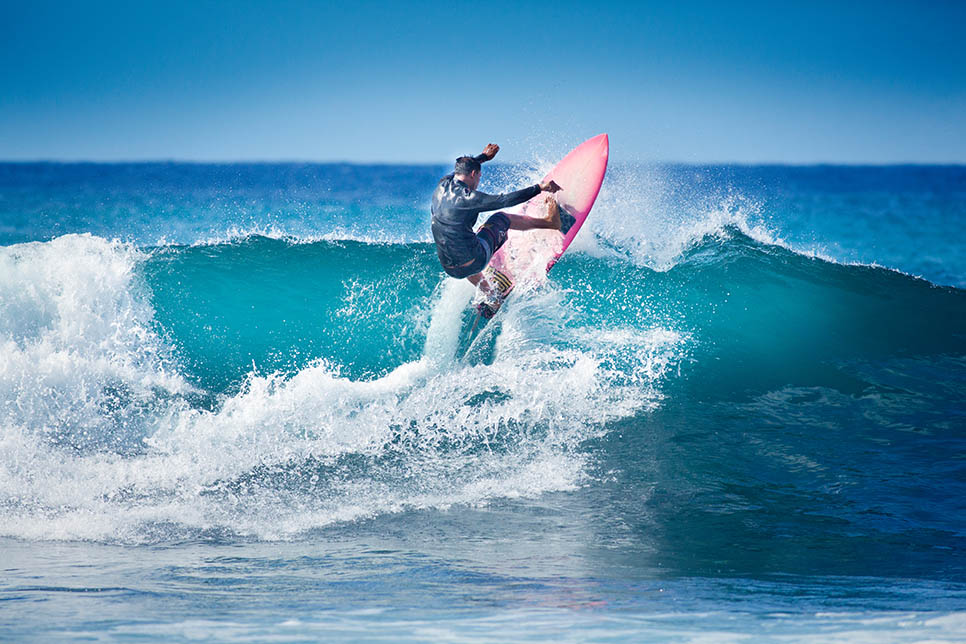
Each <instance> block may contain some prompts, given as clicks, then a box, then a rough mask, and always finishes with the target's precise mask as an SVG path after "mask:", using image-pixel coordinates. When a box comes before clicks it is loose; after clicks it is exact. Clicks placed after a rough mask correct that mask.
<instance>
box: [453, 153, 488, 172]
mask: <svg viewBox="0 0 966 644" xmlns="http://www.w3.org/2000/svg"><path fill="white" fill-rule="evenodd" d="M481 167H482V166H481V165H480V162H479V161H477V160H476V159H474V158H473V157H460V158H458V159H457V160H456V167H455V168H454V171H455V173H456V174H470V173H471V172H479V171H480V168H481Z"/></svg>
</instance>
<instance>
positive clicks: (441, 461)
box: [0, 235, 681, 541]
mask: <svg viewBox="0 0 966 644" xmlns="http://www.w3.org/2000/svg"><path fill="white" fill-rule="evenodd" d="M142 260H143V256H142V255H141V254H140V253H139V252H138V251H136V250H135V249H133V248H131V247H129V246H127V245H124V244H119V243H114V242H108V241H105V240H103V239H98V238H96V237H91V236H84V235H80V236H78V235H73V236H67V237H62V238H59V239H56V240H54V241H52V242H48V243H37V244H25V245H20V246H12V247H7V248H4V249H2V253H0V266H2V268H3V270H2V271H0V275H2V276H3V277H2V280H0V311H2V316H0V333H2V335H0V341H2V344H0V346H2V347H3V353H2V358H0V414H2V415H0V515H2V519H3V520H2V521H0V534H3V535H8V536H16V537H23V538H31V539H95V540H122V541H145V540H147V541H151V540H165V539H170V538H179V537H182V536H184V535H191V534H198V531H207V530H213V531H216V532H228V533H233V534H249V535H253V536H255V537H258V538H266V539H277V538H289V537H292V536H295V535H298V534H301V533H303V532H305V531H306V530H311V529H313V528H318V527H321V526H325V525H328V524H331V523H333V522H339V521H346V520H356V519H360V518H364V517H373V516H378V515H380V514H384V513H387V512H398V511H402V510H408V509H424V508H445V507H449V506H451V505H453V504H486V503H489V502H491V501H492V500H493V499H498V498H515V497H525V496H535V495H539V494H542V493H545V492H548V491H553V490H566V489H571V488H573V487H574V486H576V485H579V484H580V482H581V481H582V480H583V478H584V477H585V476H586V471H587V467H586V466H587V462H586V458H587V457H586V455H585V454H584V453H583V451H582V450H581V444H582V443H583V442H584V441H585V440H587V439H589V438H592V437H594V436H597V435H599V434H600V433H601V432H602V431H605V429H606V422H607V421H608V420H611V419H614V418H620V417H623V416H626V415H630V414H634V413H638V412H640V411H641V410H646V409H648V408H650V407H652V406H653V405H655V404H657V403H658V401H659V400H660V391H659V386H658V385H659V382H660V379H661V377H662V376H663V374H664V372H665V371H666V370H667V369H668V368H669V366H670V365H672V364H673V363H674V360H675V356H677V355H678V354H679V353H680V347H679V345H680V344H681V338H680V337H678V336H677V335H675V334H673V333H670V332H667V331H662V330H661V329H651V330H645V331H638V330H634V329H613V330H606V329H605V330H603V331H601V330H600V329H595V330H586V331H582V330H580V329H577V330H575V331H573V332H572V333H574V334H575V335H574V337H572V338H569V339H567V338H564V339H563V340H564V341H560V340H561V338H560V337H555V336H554V335H553V333H555V331H554V329H557V328H558V327H559V324H553V323H552V319H553V318H554V317H555V316H561V315H564V313H563V309H562V307H561V306H560V302H559V300H560V294H559V293H555V292H554V291H552V290H549V289H544V290H543V291H541V292H537V293H534V294H533V297H532V298H518V299H517V302H519V305H518V306H517V305H514V303H513V302H511V303H510V304H508V305H507V309H506V310H505V311H504V313H503V314H502V317H503V320H502V329H503V331H502V334H501V335H500V338H499V341H498V342H497V345H496V349H495V351H496V355H495V356H494V359H493V361H492V363H491V364H468V363H462V362H457V361H454V359H453V354H454V352H455V348H456V344H457V342H458V340H459V334H460V322H459V318H460V316H459V312H460V311H461V310H462V309H463V308H464V307H465V306H466V304H467V302H468V301H469V298H470V296H471V294H472V289H471V288H470V287H468V286H467V285H466V284H465V283H463V282H462V281H457V280H447V281H446V282H445V283H444V284H443V286H442V287H441V289H440V290H439V292H438V293H437V295H436V296H435V297H434V299H433V305H432V306H433V308H432V311H431V312H430V314H429V317H430V322H429V332H428V335H427V340H426V348H425V351H424V354H423V356H422V357H421V358H420V359H419V360H417V361H415V362H411V363H407V364H403V365H402V366H400V367H399V368H397V369H395V370H394V371H392V372H391V373H389V374H387V375H385V376H383V377H380V378H376V379H368V380H352V379H350V378H348V377H346V376H344V375H343V374H342V373H341V372H340V368H339V366H338V365H335V364H331V363H328V362H325V361H317V362H314V363H312V364H310V365H307V366H305V367H304V368H302V369H301V370H300V371H298V372H297V373H295V374H294V375H291V376H284V375H282V374H268V375H258V374H255V373H252V374H250V375H249V377H248V379H247V380H246V382H245V384H244V386H243V387H242V390H241V391H240V392H239V393H237V394H236V395H233V396H228V397H224V398H223V399H222V400H221V402H220V403H219V404H218V405H217V407H216V408H215V409H214V410H213V411H208V410H206V409H204V408H200V407H198V406H192V405H191V404H189V402H188V398H186V396H187V395H189V394H191V393H192V389H191V387H190V385H189V384H188V383H187V382H186V380H185V378H184V377H183V376H182V374H180V373H179V371H178V370H177V369H176V368H175V367H174V363H173V362H172V361H171V359H170V357H169V356H170V350H169V349H168V348H167V347H165V345H164V342H163V341H162V339H161V338H160V337H158V335H157V334H156V333H155V332H154V331H153V330H152V314H153V313H152V309H151V306H150V294H149V293H148V292H147V290H146V288H145V286H144V285H143V284H141V282H140V280H139V279H138V264H139V262H141V261H142ZM541 320H543V322H541ZM558 321H559V317H558ZM602 332H603V333H605V334H608V337H607V338H601V336H600V334H601V333H602ZM615 361H622V362H621V364H620V365H617V364H616V363H615Z"/></svg>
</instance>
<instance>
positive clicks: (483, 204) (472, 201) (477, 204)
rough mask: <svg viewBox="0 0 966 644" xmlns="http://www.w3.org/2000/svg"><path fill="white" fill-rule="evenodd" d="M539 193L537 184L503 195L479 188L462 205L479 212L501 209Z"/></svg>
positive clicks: (527, 199)
mask: <svg viewBox="0 0 966 644" xmlns="http://www.w3.org/2000/svg"><path fill="white" fill-rule="evenodd" d="M538 194H540V186H539V185H537V184H534V185H532V186H530V187H529V188H524V189H523V190H517V191H516V192H508V193H506V194H502V195H490V194H487V193H485V192H480V191H479V190H474V191H473V192H472V193H471V194H470V195H469V196H468V197H466V198H465V199H464V203H463V204H462V205H463V207H464V208H471V209H473V210H476V211H477V212H486V211H488V210H499V209H500V208H509V207H510V206H515V205H517V204H518V203H523V202H524V201H529V200H530V199H533V198H534V197H536V196H537V195H538Z"/></svg>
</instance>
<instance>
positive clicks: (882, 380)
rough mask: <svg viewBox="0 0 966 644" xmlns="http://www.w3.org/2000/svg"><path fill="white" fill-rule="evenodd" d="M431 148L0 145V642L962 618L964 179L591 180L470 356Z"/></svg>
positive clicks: (531, 635)
mask: <svg viewBox="0 0 966 644" xmlns="http://www.w3.org/2000/svg"><path fill="white" fill-rule="evenodd" d="M541 169H543V168H542V166H541V164H539V163H535V164H534V165H533V167H506V166H504V167H497V168H496V169H495V171H494V172H492V173H491V175H490V176H489V177H488V178H487V179H488V181H489V187H490V188H491V189H502V188H510V187H513V186H516V185H521V184H524V183H527V182H528V181H531V180H532V179H533V178H534V177H535V176H537V175H539V174H540V170H541ZM443 170H444V169H443V168H434V167H397V166H342V165H322V166H318V165H271V164H253V165H224V166H217V165H195V164H132V165H92V164H80V165H59V164H0V244H3V245H2V246H0V350H2V351H0V553H2V560H3V566H2V567H3V570H4V575H3V578H2V582H0V639H9V640H54V641H62V640H65V639H95V640H99V639H120V640H148V641H152V640H158V641H189V640H195V639H199V638H200V639H204V638H211V639H219V640H233V641H235V640H239V641H244V640H255V641H264V640H267V639H277V640H280V641H310V640H317V639H320V638H326V639H335V640H390V641H400V640H407V641H424V640H446V641H452V640H470V641H507V640H547V639H552V640H564V641H566V640H574V641H577V640H580V641H584V640H595V641H696V640H702V641H705V640H708V641H720V640H728V641H731V640H734V639H741V638H742V637H746V636H750V637H753V638H755V639H756V640H764V641H785V640H789V639H791V640H796V641H798V640H811V641H829V640H837V641H869V640H876V641H896V642H904V641H919V640H924V639H929V640H935V641H960V640H962V639H963V638H964V637H966V549H964V546H966V541H964V535H966V524H964V519H963V517H964V516H966V514H964V502H963V499H964V498H966V462H964V459H963V455H964V454H966V450H964V448H966V431H964V430H966V404H964V401H966V326H964V322H963V321H964V320H966V291H964V290H963V287H964V285H966V251H964V246H963V245H962V243H961V241H960V240H959V235H958V233H959V230H960V229H961V228H962V224H963V222H964V220H966V170H964V169H963V168H962V167H921V166H911V167H878V168H877V167H868V168H863V167H831V166H829V167H802V168H796V167H701V166H670V167H652V166H646V167H639V166H633V165H619V164H618V165H616V166H615V167H613V168H612V169H611V173H610V175H609V176H608V179H607V181H606V182H605V185H604V190H603V191H602V193H601V197H600V200H599V202H598V205H597V207H596V208H595V210H594V212H593V213H592V215H591V218H590V219H589V220H588V224H587V227H586V228H585V229H584V230H583V231H582V232H581V235H580V236H579V237H578V239H577V242H576V245H575V246H574V247H573V249H572V250H571V251H569V252H568V253H567V255H565V256H564V258H563V259H562V260H561V262H560V263H559V264H558V265H557V266H556V267H555V268H554V270H553V272H552V273H551V276H550V280H549V282H548V283H547V284H544V285H540V286H538V287H534V288H533V289H530V290H528V291H521V292H520V293H518V294H516V295H515V296H514V297H513V298H512V299H511V300H510V301H509V302H508V303H507V305H506V308H505V309H504V311H503V312H502V313H501V315H500V317H499V318H497V320H495V321H494V323H493V324H492V328H491V327H488V329H487V331H488V332H489V339H488V341H487V343H486V344H485V347H484V349H485V350H483V351H482V352H481V353H480V354H479V355H478V356H476V358H475V359H473V360H470V361H461V360H457V359H455V357H454V354H455V352H456V347H457V346H458V343H459V340H460V334H461V333H462V332H463V331H464V330H463V329H461V328H460V324H459V321H460V320H459V319H460V313H461V311H462V310H464V308H465V306H466V305H467V303H468V301H469V299H470V297H471V295H472V292H471V290H470V289H469V288H468V287H467V286H466V285H464V284H461V283H458V282H456V281H453V280H448V279H445V278H444V276H443V274H442V272H441V270H440V269H439V266H438V261H437V259H436V257H435V253H434V250H433V247H432V245H431V244H430V243H429V241H428V239H429V234H428V225H427V223H428V222H427V220H428V214H427V202H428V196H429V193H430V192H431V190H432V188H433V186H434V181H435V179H436V178H437V177H438V176H439V175H441V174H442V173H443Z"/></svg>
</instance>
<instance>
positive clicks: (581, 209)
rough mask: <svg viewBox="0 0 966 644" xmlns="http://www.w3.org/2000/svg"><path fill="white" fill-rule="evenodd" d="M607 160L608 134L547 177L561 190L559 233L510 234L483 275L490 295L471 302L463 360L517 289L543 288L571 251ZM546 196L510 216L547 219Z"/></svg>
mask: <svg viewBox="0 0 966 644" xmlns="http://www.w3.org/2000/svg"><path fill="white" fill-rule="evenodd" d="M609 154H610V141H609V139H608V137H607V135H606V134H599V135H597V136H595V137H593V138H591V139H588V140H586V141H584V142H583V143H581V144H580V145H578V146H577V147H575V148H574V149H573V150H571V151H570V152H569V153H568V154H567V156H565V157H564V158H563V160H561V161H560V163H558V164H557V165H556V166H554V167H553V169H552V170H550V172H548V173H547V174H546V175H545V176H544V178H543V181H547V180H550V179H552V180H553V181H556V182H557V184H558V185H560V186H561V188H562V190H560V191H559V192H557V193H556V194H555V195H554V196H555V197H556V200H557V204H558V206H559V208H560V219H561V229H560V230H540V229H535V230H510V231H509V232H508V234H507V240H506V243H505V244H503V246H502V247H500V249H499V250H497V252H496V253H494V255H493V258H492V259H491V260H490V263H489V265H488V266H487V267H486V268H485V269H484V270H483V276H484V278H485V279H486V280H487V281H488V283H489V285H490V293H489V294H486V293H485V292H484V291H483V290H482V289H477V293H476V297H474V300H473V310H474V311H475V313H476V316H475V318H474V319H473V320H472V326H471V328H470V332H469V335H468V337H467V342H466V343H465V344H463V343H461V344H463V346H465V347H466V350H465V352H463V354H462V355H464V357H465V356H468V355H469V354H470V353H471V352H472V349H473V345H474V343H475V341H476V339H477V338H478V337H480V335H481V334H482V331H483V328H484V327H485V326H486V325H487V323H488V322H489V321H490V320H491V319H492V318H493V317H494V316H495V315H496V314H497V313H498V311H499V310H500V308H501V307H502V305H503V302H505V301H506V299H507V297H509V295H510V293H511V292H512V291H513V290H514V289H515V288H517V287H518V286H521V285H535V284H540V283H541V282H543V281H544V280H545V279H546V276H547V273H548V272H549V271H550V269H551V268H553V265H554V264H555V263H556V262H557V260H558V259H560V256H561V255H563V254H564V253H565V252H566V251H567V248H569V247H570V244H571V243H572V242H573V240H574V237H576V236H577V233H578V232H579V231H580V228H581V226H583V224H584V221H586V219H587V215H589V214H590V210H591V208H593V206H594V202H595V201H596V200H597V195H598V194H599V193H600V187H601V184H603V181H604V174H605V173H606V172H607V160H608V157H609ZM546 195H547V193H540V194H538V195H537V196H536V197H534V198H533V199H531V200H530V201H527V202H525V203H522V204H520V205H518V206H514V207H513V208H509V209H508V210H507V211H506V212H509V213H513V214H522V215H526V216H530V217H537V218H543V217H545V216H546V212H547V210H546V208H547V204H546V202H545V199H546ZM464 317H466V316H464ZM461 348H462V347H461Z"/></svg>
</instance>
